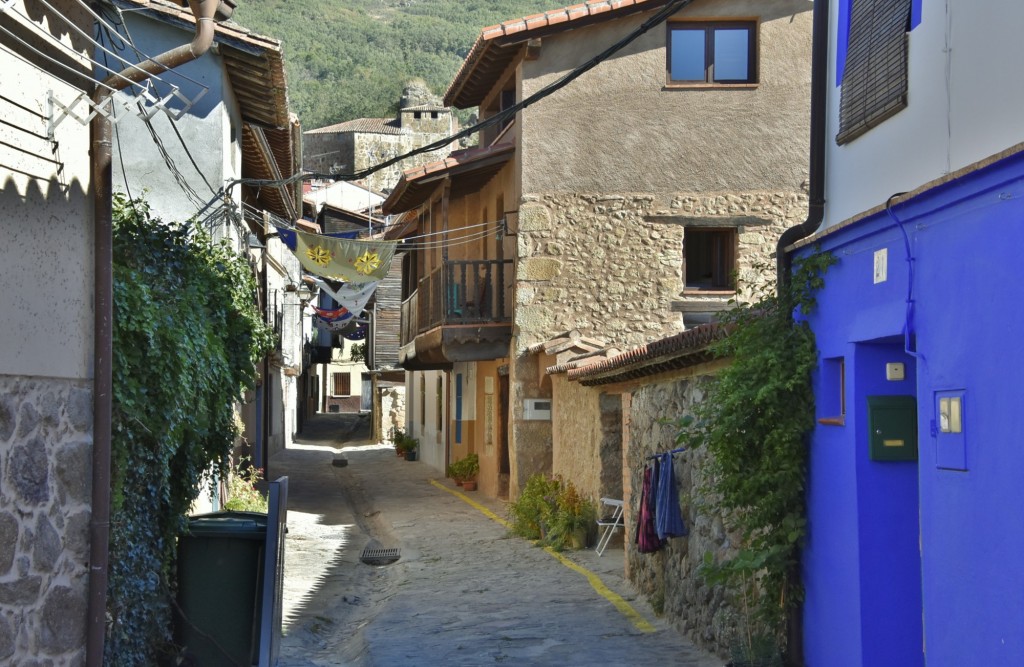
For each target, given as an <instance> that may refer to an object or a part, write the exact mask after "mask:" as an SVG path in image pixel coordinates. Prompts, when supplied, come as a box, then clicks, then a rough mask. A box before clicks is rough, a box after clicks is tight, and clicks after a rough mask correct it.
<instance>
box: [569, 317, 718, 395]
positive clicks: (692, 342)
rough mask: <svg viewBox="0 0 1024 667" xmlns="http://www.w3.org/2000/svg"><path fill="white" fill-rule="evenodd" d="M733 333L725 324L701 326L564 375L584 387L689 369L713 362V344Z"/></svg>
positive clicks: (571, 369) (576, 368) (577, 368)
mask: <svg viewBox="0 0 1024 667" xmlns="http://www.w3.org/2000/svg"><path fill="white" fill-rule="evenodd" d="M730 331H731V328H730V327H727V326H725V325H722V324H702V325H701V326H698V327H694V328H693V329H687V330H686V331H681V332H679V333H677V334H673V335H671V336H668V337H666V338H662V339H659V340H656V341H652V342H650V343H647V344H645V345H641V346H640V347H637V348H634V349H632V350H628V351H626V352H623V353H622V354H618V355H615V356H613V357H610V358H608V359H604V360H601V361H599V362H597V363H594V364H588V365H586V366H582V367H575V368H566V369H565V372H566V373H567V374H568V377H569V379H570V380H574V381H578V382H580V383H581V384H584V385H601V384H613V383H615V382H622V381H624V380H632V379H636V378H640V377H645V376H648V375H655V374H657V373H662V372H665V371H668V370H675V369H679V368H686V367H687V366H693V365H696V364H698V363H701V362H703V361H708V360H710V359H711V358H712V355H711V352H710V349H709V348H710V346H711V344H712V343H714V342H715V341H718V340H721V339H723V338H725V337H726V336H727V335H728V334H729V332H730Z"/></svg>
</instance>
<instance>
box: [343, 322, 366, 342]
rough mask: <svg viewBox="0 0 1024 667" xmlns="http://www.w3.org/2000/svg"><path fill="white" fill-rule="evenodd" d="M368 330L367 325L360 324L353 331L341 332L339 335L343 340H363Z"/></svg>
mask: <svg viewBox="0 0 1024 667" xmlns="http://www.w3.org/2000/svg"><path fill="white" fill-rule="evenodd" d="M369 330H370V327H369V325H367V324H360V325H359V326H357V327H356V328H355V329H354V330H353V331H349V332H343V333H342V334H341V335H342V337H343V338H344V339H345V340H365V339H366V333H367V332H368V331H369Z"/></svg>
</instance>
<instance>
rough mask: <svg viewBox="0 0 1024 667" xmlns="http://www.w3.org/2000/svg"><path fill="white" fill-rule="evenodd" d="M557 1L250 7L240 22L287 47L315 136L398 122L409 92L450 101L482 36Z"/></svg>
mask: <svg viewBox="0 0 1024 667" xmlns="http://www.w3.org/2000/svg"><path fill="white" fill-rule="evenodd" d="M557 6H558V5H553V4H552V3H551V2H550V0H419V1H418V2H408V1H407V0H346V2H335V1H333V0H301V1H292V2H287V1H286V0H249V1H248V2H243V3H239V6H238V9H237V10H236V11H235V14H234V18H235V20H237V21H238V22H239V23H241V24H242V25H244V26H245V27H247V28H250V29H252V30H255V31H256V32H259V33H262V34H264V35H268V36H270V37H274V38H276V39H280V40H282V41H283V42H284V50H285V69H286V74H287V77H288V91H289V98H290V101H291V105H292V107H293V109H294V110H295V112H296V113H298V115H299V118H300V119H301V120H302V125H303V127H305V128H307V129H312V128H316V127H322V126H325V125H330V124H332V123H337V122H340V121H344V120H350V119H353V118H385V117H393V116H394V114H395V112H396V111H397V108H398V106H397V105H398V98H399V97H400V96H401V94H402V88H403V87H404V86H405V84H406V82H407V81H409V80H411V79H422V80H424V81H425V82H426V83H427V85H428V86H429V87H430V89H431V90H432V91H433V92H434V93H435V94H438V95H440V94H443V93H444V91H445V90H446V89H447V87H448V84H449V83H451V80H452V79H453V78H454V76H455V73H456V72H457V71H458V69H459V67H460V66H461V65H462V61H463V59H465V57H466V54H467V53H469V49H470V47H472V45H473V42H474V41H475V40H476V38H477V36H478V35H479V34H480V31H481V30H482V29H483V28H484V27H486V26H490V25H493V24H495V23H500V22H501V21H504V20H507V19H513V18H519V17H521V16H527V15H530V14H535V13H537V12H538V11H542V10H545V9H551V8H553V7H557Z"/></svg>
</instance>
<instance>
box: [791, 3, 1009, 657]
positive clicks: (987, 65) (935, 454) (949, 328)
mask: <svg viewBox="0 0 1024 667" xmlns="http://www.w3.org/2000/svg"><path fill="white" fill-rule="evenodd" d="M817 5H818V6H817V7H816V11H817V12H819V21H818V22H817V25H818V26H819V33H820V32H821V30H820V27H823V26H824V25H825V24H826V21H827V38H828V45H829V46H828V48H827V56H826V55H825V54H826V51H824V50H822V51H819V56H820V57H821V59H822V60H821V62H820V65H822V66H821V67H819V68H816V72H817V74H818V76H820V75H821V74H825V75H826V78H825V80H824V81H825V83H826V84H827V85H826V86H825V88H826V89H825V91H824V103H823V105H820V104H819V106H818V113H819V115H820V117H819V118H818V120H819V124H818V127H819V128H820V130H821V134H822V136H823V137H824V141H823V142H821V144H820V149H821V151H822V153H821V156H822V159H823V170H822V171H823V175H822V174H821V171H819V172H818V174H819V175H818V178H820V179H821V180H820V181H818V183H819V185H820V190H819V193H820V195H821V199H819V201H818V204H819V207H818V214H819V215H818V217H819V219H820V224H818V225H816V226H811V227H810V230H808V231H814V230H815V229H816V232H815V233H814V234H813V235H812V236H810V237H808V238H806V239H803V240H802V241H800V242H799V243H796V244H795V245H791V246H789V250H790V256H791V257H792V256H794V255H795V256H800V255H806V254H808V253H810V252H813V251H814V248H817V247H820V249H821V250H824V251H828V252H831V253H832V254H833V255H834V256H835V257H836V259H837V260H838V263H837V264H836V265H835V266H833V267H832V268H831V269H830V270H829V272H828V274H827V275H826V277H825V287H824V289H823V290H822V291H821V292H820V293H819V295H818V303H819V310H818V311H817V312H816V313H815V314H814V315H813V316H812V317H811V319H810V322H811V325H812V326H813V328H814V331H815V334H816V336H817V343H818V347H819V357H820V364H819V367H818V371H817V373H816V377H815V393H816V397H817V417H818V423H817V426H816V428H815V430H814V433H813V436H812V439H811V443H810V472H809V485H808V515H809V538H808V543H807V547H806V550H805V552H804V555H803V569H804V583H805V586H806V601H805V605H804V615H803V628H804V642H803V644H804V653H805V656H804V657H805V661H806V664H807V665H812V666H815V667H819V666H820V667H844V666H847V665H865V666H871V667H875V666H879V667H882V666H890V665H893V666H899V667H912V666H914V665H925V664H927V665H939V666H968V665H1024V512H1022V507H1024V447H1022V446H1021V441H1022V436H1021V428H1020V426H1019V425H1018V424H1017V423H1016V422H1015V421H1014V419H1015V416H1014V415H1016V414H1017V411H1018V410H1021V411H1022V412H1024V383H1022V382H1021V377H1020V376H1021V373H1022V371H1024V346H1022V345H1021V344H1020V343H1019V339H1020V337H1021V335H1022V334H1024V314H1022V309H1021V305H1022V303H1024V262H1022V261H1021V260H1022V257H1021V249H1022V248H1024V143H1022V142H1024V113H1022V109H1024V74H1022V73H1021V72H1022V68H1021V65H1022V64H1024V40H1021V38H1020V34H1019V27H1020V26H1021V25H1024V4H1022V3H1020V2H1019V1H1018V0H999V1H996V0H993V1H992V2H986V3H976V2H970V1H969V0H948V1H947V2H945V3H938V2H927V3H926V2H923V1H922V0H894V1H892V2H872V1H870V0H825V1H823V2H818V3H817ZM826 6H827V8H828V13H827V18H824V20H821V19H822V18H823V17H822V15H821V12H822V11H823V10H824V9H825V7H826ZM822 36H823V35H822V34H817V35H816V39H818V38H821V37H822ZM826 57H827V60H825V59H826ZM826 62H827V65H826V64H825V63H826ZM822 119H823V120H824V123H823V124H822V123H821V120H822ZM812 131H813V130H812ZM812 171H813V167H812ZM813 180H814V177H812V205H813V204H814V201H813V200H814V197H813V191H814V185H815V184H814V182H813ZM809 222H810V223H811V224H812V225H813V224H814V223H817V222H818V221H817V220H812V221H809ZM791 240H792V239H787V241H791Z"/></svg>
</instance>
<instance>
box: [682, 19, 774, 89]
mask: <svg viewBox="0 0 1024 667" xmlns="http://www.w3.org/2000/svg"><path fill="white" fill-rule="evenodd" d="M668 31H669V41H668V80H669V83H670V84H673V83H681V84H734V83H757V57H756V56H757V44H756V36H757V24H756V23H755V22H753V21H734V22H718V21H716V22H704V21H697V22H672V23H669V24H668Z"/></svg>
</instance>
